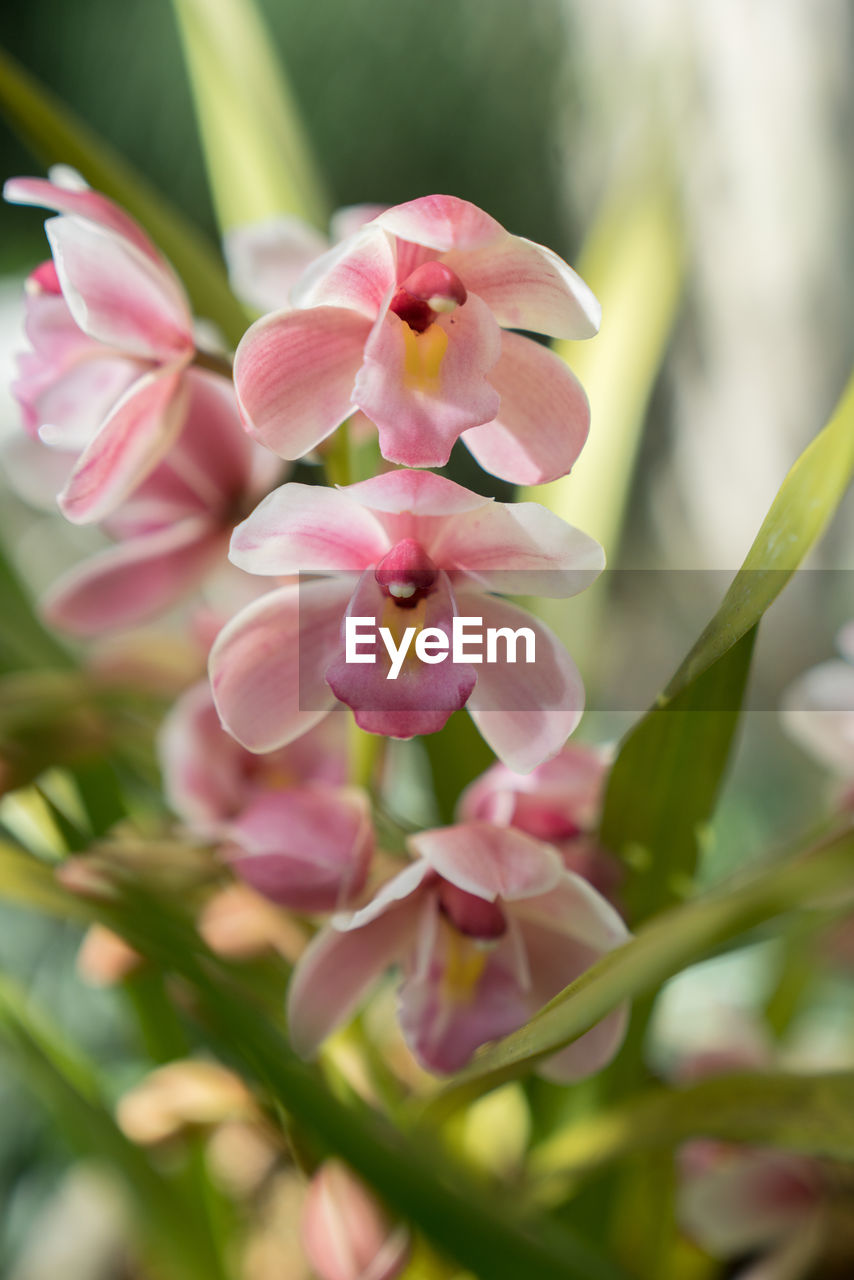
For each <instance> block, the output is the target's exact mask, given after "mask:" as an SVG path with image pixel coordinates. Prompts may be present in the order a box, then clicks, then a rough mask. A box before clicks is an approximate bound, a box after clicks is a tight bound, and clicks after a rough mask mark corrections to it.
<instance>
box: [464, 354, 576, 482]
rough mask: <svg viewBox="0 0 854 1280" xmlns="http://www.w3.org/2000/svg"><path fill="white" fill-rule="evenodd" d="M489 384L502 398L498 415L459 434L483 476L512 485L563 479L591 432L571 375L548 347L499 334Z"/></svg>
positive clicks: (574, 379)
mask: <svg viewBox="0 0 854 1280" xmlns="http://www.w3.org/2000/svg"><path fill="white" fill-rule="evenodd" d="M489 381H490V382H491V383H492V385H493V386H494V387H495V390H496V391H497V392H498V394H499V396H500V397H501V403H500V405H499V407H498V414H497V416H496V418H495V420H494V421H493V422H488V423H485V424H484V425H483V426H480V427H472V428H471V429H470V430H468V431H466V432H464V433H463V444H465V446H466V447H467V448H468V449H469V450H470V451H471V453H472V454H473V455H474V457H475V458H476V459H477V461H478V462H479V463H480V465H481V466H482V467H483V469H484V471H488V472H490V474H491V475H495V476H500V477H501V478H502V479H503V480H509V481H510V482H511V483H513V484H546V483H548V482H549V481H550V480H557V479H558V478H559V477H560V476H565V475H567V474H568V473H569V472H570V471H571V470H572V467H573V465H574V463H575V461H576V459H577V457H578V455H579V454H580V452H581V450H582V447H583V446H584V442H585V440H586V439H587V432H588V429H589V427H590V406H589V405H588V403H587V396H586V395H585V394H584V388H583V387H582V385H581V383H580V382H579V381H578V379H577V378H576V377H575V374H574V373H572V372H571V371H570V369H568V368H567V366H566V364H565V363H564V361H563V360H561V359H560V357H559V356H556V355H555V353H554V352H553V351H549V349H548V347H544V346H542V345H541V344H540V343H539V342H534V341H532V339H530V338H523V337H520V335H519V334H517V333H503V334H502V335H501V358H500V360H499V361H498V364H497V365H496V366H495V368H494V369H493V370H492V372H491V373H490V375H489Z"/></svg>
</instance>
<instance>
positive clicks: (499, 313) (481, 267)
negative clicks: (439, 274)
mask: <svg viewBox="0 0 854 1280" xmlns="http://www.w3.org/2000/svg"><path fill="white" fill-rule="evenodd" d="M464 247H465V246H462V245H460V246H458V248H459V249H460V250H462V249H464ZM443 261H445V262H446V263H447V265H448V266H449V267H451V268H452V270H454V271H456V272H457V274H458V275H459V276H460V278H461V279H462V280H463V282H464V284H465V286H466V288H467V289H470V290H472V291H473V292H474V293H476V294H478V295H479V296H480V297H481V298H483V300H484V302H485V303H486V304H487V305H488V306H489V307H490V309H491V310H492V314H493V315H494V316H495V318H496V320H497V321H498V323H499V324H500V325H501V326H502V327H503V328H506V329H527V330H529V331H530V332H532V333H546V334H548V335H549V336H550V337H553V338H592V337H593V335H594V334H595V333H598V331H599V325H600V323H601V319H602V308H601V306H600V305H599V302H598V300H597V299H596V297H595V296H594V294H593V292H592V291H591V289H590V288H589V287H588V286H587V285H586V284H585V283H584V281H583V280H582V279H581V277H580V276H579V275H578V274H577V273H576V272H575V271H573V269H572V267H570V266H568V265H567V263H566V262H564V260H563V258H560V257H558V255H557V254H556V253H554V252H553V251H552V250H551V249H547V248H546V247H545V245H541V244H535V243H534V242H533V241H532V240H525V239H524V238H523V237H522V236H513V235H509V234H507V233H505V235H504V237H503V239H502V240H501V241H500V243H498V244H490V245H489V246H486V247H483V248H478V249H476V250H475V252H455V253H449V254H448V255H447V256H446V257H445V258H444V259H443Z"/></svg>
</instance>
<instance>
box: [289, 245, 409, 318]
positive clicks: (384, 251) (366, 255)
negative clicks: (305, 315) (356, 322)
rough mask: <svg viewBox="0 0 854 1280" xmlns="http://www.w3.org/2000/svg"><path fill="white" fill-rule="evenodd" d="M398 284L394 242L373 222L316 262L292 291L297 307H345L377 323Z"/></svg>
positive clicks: (293, 301)
mask: <svg viewBox="0 0 854 1280" xmlns="http://www.w3.org/2000/svg"><path fill="white" fill-rule="evenodd" d="M394 283H395V260H394V251H393V249H392V245H391V241H390V239H389V237H388V236H387V235H386V233H385V232H384V231H382V230H381V229H380V227H378V226H377V225H376V223H372V224H371V225H369V226H366V227H363V228H362V229H361V230H360V231H357V232H356V234H355V235H352V236H350V237H348V238H347V239H346V240H344V241H342V242H341V243H340V244H337V245H335V246H334V247H333V248H332V249H330V250H329V251H328V252H327V253H325V254H323V256H322V257H321V258H318V259H317V260H316V261H315V262H313V263H312V264H311V265H310V266H309V267H308V268H307V270H306V271H305V272H304V273H303V275H302V276H301V278H300V279H299V280H298V281H297V283H296V284H295V285H294V287H293V289H292V290H291V303H292V305H293V306H295V307H299V308H307V307H346V308H347V309H348V310H350V311H356V312H358V313H359V314H360V315H362V316H365V317H366V318H367V319H368V320H371V321H373V320H375V319H376V318H377V315H378V313H379V311H380V310H381V308H382V307H383V306H385V305H386V300H387V298H388V297H389V295H390V293H391V290H392V288H393V286H394Z"/></svg>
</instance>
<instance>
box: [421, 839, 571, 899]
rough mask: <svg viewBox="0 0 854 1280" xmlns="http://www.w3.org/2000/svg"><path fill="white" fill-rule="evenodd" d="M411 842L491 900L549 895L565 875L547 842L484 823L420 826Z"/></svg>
mask: <svg viewBox="0 0 854 1280" xmlns="http://www.w3.org/2000/svg"><path fill="white" fill-rule="evenodd" d="M408 844H409V847H410V848H411V849H412V850H413V851H414V852H415V853H416V854H417V855H418V856H419V857H422V858H424V859H426V861H427V862H429V863H430V865H431V867H433V869H434V870H435V871H438V873H439V875H440V876H442V878H443V879H445V880H450V882H451V883H452V884H455V885H457V887H458V888H460V889H465V891H466V892H467V893H472V894H475V896H476V897H478V898H485V899H486V900H487V901H489V902H494V901H495V899H496V898H501V899H505V900H507V901H515V900H516V899H517V898H530V897H532V896H534V895H540V894H548V892H549V890H551V889H553V888H554V887H555V885H557V884H558V882H559V881H560V880H561V878H562V876H563V875H564V874H565V873H564V872H563V867H562V865H561V861H560V858H559V856H558V854H557V853H556V851H555V850H554V849H552V848H550V847H549V846H548V845H546V844H542V843H541V842H540V841H539V840H532V839H531V837H530V836H526V835H524V834H523V833H522V832H521V831H514V830H512V829H511V828H507V827H494V826H491V825H489V824H487V823H485V822H470V823H465V824H462V825H457V826H453V827H439V828H436V829H435V830H430V831H421V832H419V833H418V835H415V836H410V838H409V841H408Z"/></svg>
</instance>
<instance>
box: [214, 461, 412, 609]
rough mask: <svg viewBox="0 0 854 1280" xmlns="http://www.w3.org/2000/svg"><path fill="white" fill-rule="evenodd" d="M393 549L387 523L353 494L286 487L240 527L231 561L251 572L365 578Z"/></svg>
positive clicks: (315, 488)
mask: <svg viewBox="0 0 854 1280" xmlns="http://www.w3.org/2000/svg"><path fill="white" fill-rule="evenodd" d="M390 545H391V544H390V542H389V538H388V534H387V533H386V531H385V529H384V528H383V526H382V524H381V523H380V522H379V520H378V519H377V518H376V517H375V516H373V515H372V514H371V512H370V511H369V510H368V509H367V508H366V507H364V506H362V505H360V504H358V503H356V502H353V501H352V500H351V498H350V496H349V490H346V489H345V490H337V489H327V488H324V487H323V486H321V485H309V484H284V485H282V486H281V487H280V488H278V489H276V490H274V492H273V493H270V494H268V495H267V497H266V498H264V500H263V501H262V502H261V503H259V505H258V506H257V507H256V508H255V510H254V511H253V512H252V514H251V515H250V516H248V517H247V518H246V519H245V520H244V521H243V523H242V524H239V525H238V526H237V528H236V529H235V531H234V534H233V536H232V540H231V560H232V562H233V563H234V564H236V565H237V566H238V567H239V568H241V569H245V570H246V572H247V573H265V574H266V573H269V574H279V575H281V574H287V573H300V572H304V573H320V572H323V571H324V570H329V569H339V570H352V571H355V572H356V573H360V572H361V571H362V569H364V568H366V567H367V566H368V565H370V564H376V562H377V561H378V560H381V559H382V557H383V556H384V555H385V553H386V552H387V551H388V549H389V547H390ZM355 585H356V584H355V580H354V582H353V588H355Z"/></svg>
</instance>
